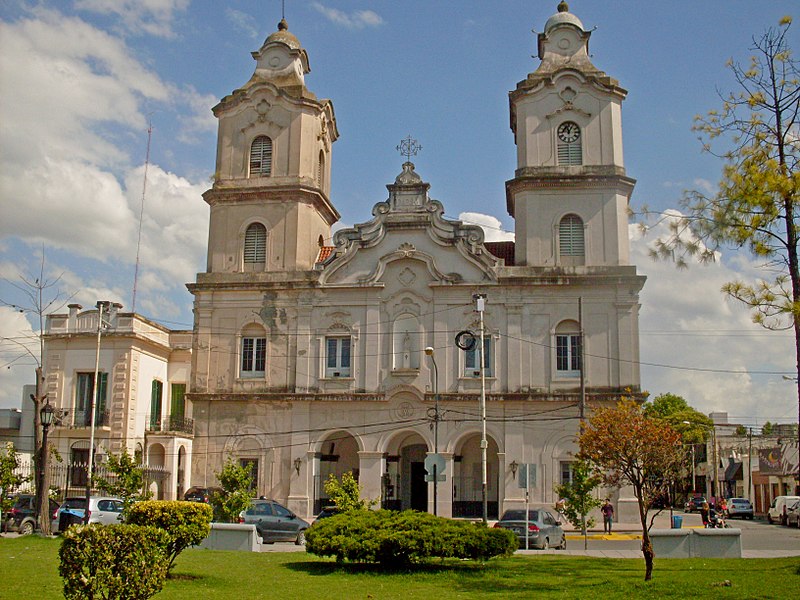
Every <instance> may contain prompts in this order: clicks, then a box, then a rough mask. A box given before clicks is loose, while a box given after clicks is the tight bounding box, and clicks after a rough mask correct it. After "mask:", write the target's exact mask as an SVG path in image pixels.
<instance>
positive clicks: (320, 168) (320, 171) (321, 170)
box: [317, 150, 325, 187]
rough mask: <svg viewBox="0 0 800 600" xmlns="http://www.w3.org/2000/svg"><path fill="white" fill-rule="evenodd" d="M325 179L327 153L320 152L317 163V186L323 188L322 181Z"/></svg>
mask: <svg viewBox="0 0 800 600" xmlns="http://www.w3.org/2000/svg"><path fill="white" fill-rule="evenodd" d="M323 177H325V153H324V152H323V151H322V150H320V151H319V162H318V163H317V185H318V186H319V187H322V179H323Z"/></svg>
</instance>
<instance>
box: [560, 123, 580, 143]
mask: <svg viewBox="0 0 800 600" xmlns="http://www.w3.org/2000/svg"><path fill="white" fill-rule="evenodd" d="M557 133H558V139H560V140H561V141H562V142H566V143H568V144H571V143H572V142H574V141H576V140H577V139H578V138H579V137H581V128H580V127H578V125H577V123H573V122H572V121H566V122H565V123H562V124H561V125H559V126H558V131H557Z"/></svg>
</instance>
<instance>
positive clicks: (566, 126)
mask: <svg viewBox="0 0 800 600" xmlns="http://www.w3.org/2000/svg"><path fill="white" fill-rule="evenodd" d="M556 135H557V136H558V142H557V144H558V164H559V165H563V166H575V165H582V164H583V146H582V143H581V128H580V127H579V126H578V124H577V123H574V122H573V121H565V122H563V123H561V125H559V126H558V129H556Z"/></svg>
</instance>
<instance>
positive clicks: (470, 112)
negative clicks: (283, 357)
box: [0, 0, 799, 425]
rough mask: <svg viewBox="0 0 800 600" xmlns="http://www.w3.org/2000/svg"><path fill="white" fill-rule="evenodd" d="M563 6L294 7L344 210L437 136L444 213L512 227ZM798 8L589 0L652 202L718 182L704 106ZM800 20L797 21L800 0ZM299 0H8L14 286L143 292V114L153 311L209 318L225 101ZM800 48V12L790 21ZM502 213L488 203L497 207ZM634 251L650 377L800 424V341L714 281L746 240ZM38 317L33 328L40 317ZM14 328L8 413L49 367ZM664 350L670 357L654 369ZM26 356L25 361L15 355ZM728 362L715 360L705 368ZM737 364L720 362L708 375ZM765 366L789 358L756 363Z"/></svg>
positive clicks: (1, 57)
mask: <svg viewBox="0 0 800 600" xmlns="http://www.w3.org/2000/svg"><path fill="white" fill-rule="evenodd" d="M556 4H557V2H556V1H546V2H545V1H539V2H530V1H526V2H523V1H516V0H506V1H504V2H497V3H486V2H479V1H472V0H462V1H459V2H455V1H439V2H428V1H421V0H417V1H410V2H402V3H400V2H389V1H382V0H376V1H372V2H369V1H366V0H364V1H346V0H325V1H320V2H298V1H296V0H287V1H286V18H287V21H288V22H289V29H290V30H291V31H292V32H293V33H294V34H295V35H297V36H298V38H299V39H300V41H301V42H302V44H303V46H304V47H305V49H306V50H307V52H308V54H309V58H310V64H311V73H310V74H309V75H308V76H307V77H306V84H307V86H308V87H309V88H310V89H311V90H312V91H313V92H314V93H315V94H317V96H319V97H324V98H330V99H331V100H332V101H333V104H334V109H335V113H336V117H337V123H338V128H339V132H340V139H339V141H338V142H337V143H336V144H335V145H334V148H333V159H332V161H333V162H332V169H333V172H332V194H331V199H332V201H333V203H334V204H335V206H336V207H337V208H338V210H339V211H340V213H341V214H342V223H343V224H345V225H351V224H353V223H356V222H361V221H366V220H368V219H369V217H370V212H371V208H372V206H373V204H375V203H376V202H379V201H382V200H383V199H385V197H386V189H385V185H386V184H387V183H390V182H392V181H393V180H394V177H395V176H396V175H397V173H398V172H399V171H400V165H401V163H402V161H403V159H402V157H401V156H400V155H399V154H398V153H397V151H396V150H395V147H396V146H397V144H398V143H399V141H400V140H401V139H402V138H403V137H405V136H406V135H408V134H411V135H412V136H414V137H415V138H416V139H418V140H419V142H420V143H421V145H422V147H423V149H422V151H421V152H420V154H419V155H418V156H417V157H416V158H415V163H416V165H417V171H418V172H419V173H420V174H421V175H422V177H423V178H424V179H425V180H426V181H428V182H429V183H430V184H431V195H432V196H433V197H434V198H436V199H438V200H440V201H442V202H443V203H444V206H445V211H446V214H447V215H448V216H450V217H452V218H459V216H461V215H463V214H464V213H478V215H477V216H473V217H470V218H474V219H476V220H478V221H480V222H482V223H485V224H487V225H493V227H491V228H487V229H486V231H487V236H488V237H490V238H492V239H494V238H497V237H506V238H507V237H508V236H509V234H508V233H504V232H503V230H505V232H512V231H513V222H512V220H511V218H510V217H509V216H508V215H507V213H506V210H505V188H504V182H505V181H506V180H507V179H510V178H512V177H513V174H514V169H515V162H516V158H515V147H514V143H513V137H512V134H511V131H510V129H509V116H508V91H509V90H512V89H513V88H514V87H515V86H516V83H517V82H518V81H520V80H522V79H524V78H525V76H526V75H527V74H528V73H530V72H532V71H533V70H535V69H536V66H537V65H538V60H537V59H535V58H533V57H532V55H535V54H536V35H535V33H532V31H531V30H532V29H535V30H536V31H540V30H541V29H542V28H543V26H544V23H545V21H546V20H547V18H548V17H549V16H550V15H552V14H553V13H554V12H555V10H556ZM795 7H796V5H795V4H794V3H793V2H789V1H788V0H787V1H774V0H769V1H767V0H750V1H744V0H736V1H730V0H728V1H722V0H709V1H706V2H688V1H685V2H684V1H672V2H641V1H638V2H637V1H634V0H617V1H606V2H597V1H594V2H590V1H588V0H583V1H573V2H570V10H571V12H573V13H575V14H576V15H577V16H578V17H580V19H581V20H582V21H583V23H584V25H585V26H586V27H587V28H588V29H591V28H595V27H596V30H595V31H594V32H593V33H592V37H591V41H590V46H589V49H590V52H591V54H592V56H593V61H594V63H595V65H596V66H597V67H599V68H601V69H603V70H604V71H605V72H606V73H608V74H609V75H610V76H612V77H614V78H616V79H618V80H619V82H620V84H621V85H622V87H624V88H625V89H627V90H628V91H629V96H628V99H627V100H626V102H625V103H624V105H623V125H624V144H625V146H624V150H625V161H626V168H627V172H628V175H630V176H632V177H634V178H636V179H637V181H638V183H637V186H636V190H635V192H634V195H633V198H632V206H633V207H634V208H636V207H639V206H642V205H643V204H648V205H649V206H650V207H651V208H656V209H659V210H666V209H669V208H675V207H677V205H678V200H679V199H680V196H681V193H682V191H683V190H685V189H689V188H697V189H703V190H711V189H713V186H714V183H715V182H716V181H717V180H718V178H719V175H720V167H721V163H720V162H719V161H718V160H717V159H715V158H714V157H712V156H709V155H704V154H702V153H701V152H700V144H699V142H698V141H697V139H696V135H695V134H694V133H693V132H692V131H691V124H692V117H693V116H694V115H695V114H697V113H700V112H704V111H706V110H708V109H712V108H716V107H717V106H719V104H720V100H719V97H718V95H717V90H720V91H723V92H724V91H727V90H730V89H731V87H732V85H733V82H732V78H731V76H730V74H729V72H728V71H727V70H726V68H725V63H726V61H727V60H728V58H730V57H733V58H734V59H736V60H742V61H746V60H747V57H748V51H747V48H748V45H749V42H750V39H751V37H752V36H753V35H758V34H759V33H761V32H763V30H764V29H765V28H767V27H769V26H774V25H776V24H777V23H778V20H779V19H780V18H781V17H782V16H784V15H785V14H791V12H792V9H794V8H795ZM794 16H795V17H797V15H794ZM280 17H281V3H280V1H275V0H273V1H270V2H263V1H260V2H259V1H255V0H242V1H231V2H211V1H208V0H204V1H200V0H196V1H192V0H148V1H143V0H74V1H69V0H63V1H59V2H35V1H32V0H28V1H13V0H6V1H5V2H3V3H2V6H0V153H2V154H0V156H1V157H2V158H1V159H0V252H1V253H2V254H0V276H2V277H3V278H5V280H6V281H5V282H4V281H0V300H3V301H5V302H20V301H21V300H20V298H19V296H18V294H17V292H16V290H14V288H13V286H11V285H10V284H9V283H8V282H9V281H11V282H15V281H18V276H19V274H20V273H32V272H34V271H35V270H36V269H38V264H39V256H40V255H41V252H42V249H44V252H45V257H46V262H45V264H46V267H47V269H48V272H49V277H50V278H51V279H53V278H55V277H58V276H61V280H60V281H59V287H60V288H61V289H62V290H63V291H64V294H65V295H69V294H75V295H74V301H78V302H80V303H81V304H83V305H84V306H86V307H88V306H92V305H93V304H94V302H95V301H96V300H97V299H100V298H102V299H112V300H117V301H120V302H121V303H122V304H123V305H124V306H125V308H124V310H130V308H131V304H132V302H131V292H132V285H133V273H134V265H135V257H136V253H137V247H136V240H137V237H138V229H137V223H138V215H139V209H140V206H141V199H142V188H143V185H142V184H143V180H144V179H143V163H144V158H145V151H146V144H147V127H148V121H151V122H152V127H153V135H152V144H151V153H150V166H149V169H148V178H147V194H146V196H145V206H144V220H143V227H142V245H141V249H140V252H139V255H140V276H139V280H138V284H137V302H136V310H137V312H140V313H142V314H145V315H147V316H148V317H151V318H153V319H155V320H159V321H162V322H164V323H166V324H168V325H169V326H172V327H178V328H190V327H191V300H192V298H191V295H189V294H188V292H186V290H185V285H184V284H185V283H186V282H189V281H192V280H193V279H194V276H195V273H196V272H198V271H201V270H203V269H204V266H205V243H206V236H207V221H208V210H207V206H206V204H205V203H204V202H203V201H202V199H201V197H200V195H201V194H202V192H203V191H204V190H205V189H207V188H208V187H209V185H210V177H211V175H212V173H213V170H214V152H215V143H216V137H215V136H216V128H215V127H216V123H215V120H214V118H213V115H212V114H211V112H210V108H211V107H212V106H213V105H214V104H215V103H216V102H217V101H218V100H219V99H220V98H222V97H223V96H224V95H226V94H228V93H230V92H231V91H232V90H234V89H235V88H237V87H239V86H241V85H242V84H243V83H245V82H246V81H247V79H248V78H249V77H250V75H251V74H252V72H253V68H254V64H255V63H254V61H253V59H252V58H251V56H250V52H252V51H254V50H257V49H258V48H259V47H260V45H261V43H262V42H263V40H264V38H265V37H266V36H267V35H269V33H271V32H272V31H274V30H275V28H276V24H277V22H278V20H279V19H280ZM793 31H794V33H795V35H794V38H793V40H792V41H793V42H794V44H793V45H794V46H795V47H797V46H798V44H797V43H796V42H797V41H798V37H799V36H797V35H796V33H797V31H798V30H797V28H796V26H795V28H794V30H793ZM481 215H483V216H481ZM652 235H654V234H651V236H649V238H646V239H644V240H639V239H636V238H635V236H634V239H633V241H632V257H633V261H634V262H635V263H636V264H637V267H638V268H639V270H640V272H642V273H644V274H646V275H648V278H649V279H648V283H647V285H646V286H645V291H644V293H643V294H642V310H641V324H640V325H641V330H642V335H641V348H642V352H641V355H642V356H641V358H642V361H643V363H646V364H644V365H643V368H642V386H643V387H644V388H645V389H647V390H649V391H651V392H652V393H654V394H658V393H662V392H674V393H679V394H681V395H684V396H685V397H686V398H687V399H688V400H689V401H690V403H692V404H693V405H694V406H696V407H698V408H700V409H701V410H704V411H706V412H708V411H711V410H727V411H728V412H729V413H730V415H731V419H732V420H734V421H737V422H744V423H746V424H753V425H758V424H761V423H763V421H764V420H766V419H771V420H773V421H775V420H778V421H788V420H793V419H796V415H797V410H796V407H797V400H796V396H794V395H793V394H794V388H793V386H792V385H790V384H788V383H787V382H785V381H783V380H782V378H781V373H791V371H792V365H793V362H794V360H793V356H792V344H791V337H790V336H788V335H786V334H782V333H770V332H766V331H764V330H761V329H759V328H758V327H756V326H755V325H752V324H751V323H750V321H749V316H748V314H747V312H746V311H745V310H744V309H742V308H741V307H739V306H737V305H735V304H733V303H732V302H730V301H726V300H725V299H724V298H723V296H722V295H721V294H720V293H719V287H720V286H721V285H722V283H724V282H725V281H729V280H731V279H735V278H737V277H742V278H745V279H747V280H749V279H751V278H752V277H753V276H754V274H756V273H757V270H756V269H757V265H756V264H754V263H753V262H752V261H750V259H749V258H748V257H747V256H744V255H737V254H733V253H727V254H723V255H722V256H721V257H720V261H719V263H718V264H716V265H714V266H712V267H692V268H690V269H689V270H688V271H680V272H679V271H676V270H675V269H674V267H672V266H671V265H665V264H658V263H653V262H651V261H650V260H649V259H647V258H646V257H645V253H646V244H647V243H649V241H651V240H652V239H653V237H652ZM23 317H24V315H21V314H20V313H14V312H13V311H12V310H11V309H8V308H5V309H4V308H0V335H2V336H4V337H7V338H13V339H14V340H17V341H24V340H25V337H26V336H27V335H29V334H30V333H31V324H30V322H29V321H26V320H25V319H24V318H23ZM33 326H34V327H36V324H35V323H34V324H33ZM18 350H19V348H17V347H16V346H15V344H13V343H10V344H9V343H3V344H0V366H2V368H0V406H12V405H18V404H19V397H20V392H19V385H21V383H22V382H24V381H26V380H30V379H31V377H30V370H31V369H32V367H31V366H30V360H28V359H25V358H18V354H19V352H18ZM651 365H662V366H651ZM9 366H10V367H11V368H7V367H9ZM709 371H712V372H709ZM713 371H720V372H713ZM760 372H770V373H771V374H760Z"/></svg>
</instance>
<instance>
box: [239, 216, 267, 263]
mask: <svg viewBox="0 0 800 600" xmlns="http://www.w3.org/2000/svg"><path fill="white" fill-rule="evenodd" d="M265 262H267V228H266V227H264V226H263V225H262V224H261V223H253V224H252V225H250V226H249V227H248V228H247V231H246V232H245V235H244V264H245V265H254V264H258V265H263V264H264V263H265Z"/></svg>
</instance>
